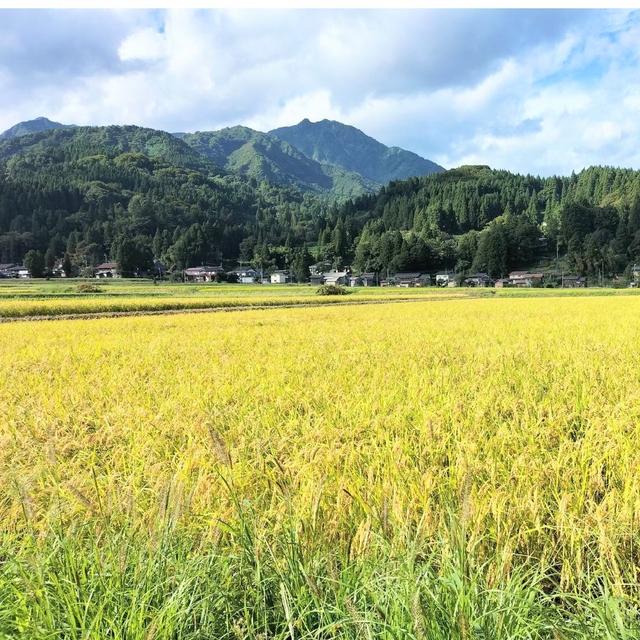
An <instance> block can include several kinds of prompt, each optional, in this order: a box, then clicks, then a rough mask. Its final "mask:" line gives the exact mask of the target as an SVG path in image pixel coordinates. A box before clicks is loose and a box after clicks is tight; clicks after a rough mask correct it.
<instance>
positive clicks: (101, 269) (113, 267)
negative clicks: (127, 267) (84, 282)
mask: <svg viewBox="0 0 640 640" xmlns="http://www.w3.org/2000/svg"><path fill="white" fill-rule="evenodd" d="M93 275H94V277H96V278H119V277H120V276H119V275H118V264H117V263H116V262H103V263H102V264H99V265H98V266H97V267H96V268H95V269H94V271H93Z"/></svg>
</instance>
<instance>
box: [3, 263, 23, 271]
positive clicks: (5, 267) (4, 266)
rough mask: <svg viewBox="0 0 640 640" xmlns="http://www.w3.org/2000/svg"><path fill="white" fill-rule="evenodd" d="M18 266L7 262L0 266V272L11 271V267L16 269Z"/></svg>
mask: <svg viewBox="0 0 640 640" xmlns="http://www.w3.org/2000/svg"><path fill="white" fill-rule="evenodd" d="M18 266H20V265H18V264H16V263H15V262H7V263H6V264H0V271H6V270H7V269H13V267H18Z"/></svg>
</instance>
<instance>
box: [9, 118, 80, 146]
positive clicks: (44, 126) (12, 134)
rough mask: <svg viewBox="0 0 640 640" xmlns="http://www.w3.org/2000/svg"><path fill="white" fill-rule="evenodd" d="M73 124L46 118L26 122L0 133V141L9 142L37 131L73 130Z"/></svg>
mask: <svg viewBox="0 0 640 640" xmlns="http://www.w3.org/2000/svg"><path fill="white" fill-rule="evenodd" d="M75 126H76V125H75V124H60V123H59V122H53V120H49V119H48V118H42V117H40V118H36V119H35V120H26V121H25V122H19V123H18V124H16V125H14V126H13V127H11V129H7V130H6V131H5V132H4V133H0V140H9V138H17V137H19V136H26V135H27V134H29V133H37V132H38V131H49V130H50V129H73V128H75Z"/></svg>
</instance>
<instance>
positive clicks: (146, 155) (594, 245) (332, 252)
mask: <svg viewBox="0 0 640 640" xmlns="http://www.w3.org/2000/svg"><path fill="white" fill-rule="evenodd" d="M29 251H35V252H39V253H41V254H42V255H43V256H44V257H45V261H46V264H47V266H49V267H50V266H52V265H53V264H54V263H55V262H57V261H58V260H61V259H62V258H63V257H66V259H67V260H68V261H70V262H71V263H72V265H73V266H74V268H75V270H76V271H78V272H80V273H82V272H83V270H87V271H88V270H89V268H90V267H92V266H95V265H96V264H98V263H100V262H104V261H107V260H114V261H118V262H120V263H122V264H123V265H126V268H123V271H124V272H125V273H126V272H129V273H131V272H133V271H135V269H137V268H144V267H145V265H148V264H149V263H150V261H151V259H152V258H153V257H156V258H158V259H160V260H161V261H163V262H164V263H165V264H166V265H167V266H168V267H169V268H170V269H172V270H174V271H176V272H179V271H180V270H182V269H184V268H185V267H188V266H194V265H199V264H219V263H220V262H221V261H224V263H225V264H228V265H231V264H232V263H233V262H234V261H238V260H243V261H245V262H252V263H253V264H256V265H259V266H261V267H263V268H269V267H279V268H291V267H292V265H294V263H296V262H298V263H305V264H306V263H308V262H309V261H310V260H311V259H314V260H315V259H318V260H320V259H323V260H328V261H331V262H332V263H333V264H334V266H335V267H342V266H345V265H350V266H351V267H352V268H353V270H354V271H356V272H359V271H372V270H375V271H379V272H382V273H385V272H387V271H388V272H390V273H392V272H397V271H411V270H416V271H418V270H420V271H437V270H440V269H444V268H447V269H456V270H457V271H458V272H461V273H462V272H468V271H486V272H488V273H489V274H491V275H492V276H501V275H503V274H506V273H507V272H508V271H509V270H510V269H513V268H517V267H524V268H528V267H532V266H535V265H536V264H538V262H539V261H540V260H542V259H544V258H547V262H548V263H550V264H554V261H555V258H556V256H558V257H560V258H561V259H562V260H563V265H565V266H566V268H568V269H570V270H572V271H574V272H575V273H576V274H582V275H589V274H599V275H604V276H611V275H614V274H621V273H623V272H624V271H625V269H627V268H628V267H629V266H630V265H631V264H633V263H634V262H636V261H640V172H637V171H632V170H629V169H614V168H611V167H592V168H589V169H586V170H584V171H581V172H580V173H579V174H572V175H571V176H569V177H551V178H539V177H533V176H522V175H516V174H512V173H509V172H507V171H494V170H491V169H489V168H488V167H484V166H472V167H460V168H458V169H454V170H451V171H446V172H441V173H434V174H431V175H429V176H425V177H418V178H410V179H408V180H401V181H393V182H390V183H389V184H388V185H387V186H385V187H383V188H381V189H380V191H379V192H378V193H376V194H368V195H363V196H360V197H357V198H354V199H348V200H347V201H346V202H342V203H337V202H336V203H332V204H328V203H327V202H326V200H323V199H320V198H318V197H316V196H315V195H312V194H309V193H306V194H302V193H300V192H299V191H297V190H295V189H294V188H292V187H290V186H286V185H278V184H274V183H270V182H267V181H264V180H263V181H259V180H256V179H255V178H250V177H247V176H243V175H240V174H239V173H235V172H231V171H228V170H224V169H222V168H220V167H219V166H218V165H217V164H215V163H214V162H213V161H212V160H211V159H210V158H208V157H206V156H205V155H203V154H201V153H199V152H198V151H197V150H196V149H194V148H192V147H191V146H189V145H188V144H186V142H184V141H183V140H180V139H178V138H176V137H174V136H171V135H170V134H168V133H164V132H160V131H154V130H151V129H143V128H140V127H133V126H132V127H115V126H114V127H78V128H73V129H57V130H50V131H44V132H40V133H34V134H30V135H26V136H22V137H19V138H12V139H9V140H5V141H2V142H0V262H2V263H8V262H22V261H23V259H24V257H25V255H26V254H27V252H29ZM303 258H304V259H303Z"/></svg>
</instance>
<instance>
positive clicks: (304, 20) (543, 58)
mask: <svg viewBox="0 0 640 640" xmlns="http://www.w3.org/2000/svg"><path fill="white" fill-rule="evenodd" d="M0 18H4V20H0V89H1V90H2V92H3V98H4V100H3V105H2V106H0V130H4V129H6V128H8V127H10V126H12V125H13V124H15V123H16V122H18V121H20V120H26V119H30V118H33V117H36V116H39V115H45V116H47V117H50V118H52V119H55V120H58V121H61V122H73V123H75V124H110V123H114V124H139V125H141V126H151V127H157V128H161V129H164V130H168V131H195V130H207V129H217V128H221V127H223V126H232V125H235V124H244V125H247V126H250V127H252V128H256V129H259V130H263V131H266V130H269V129H272V128H276V127H279V126H287V125H291V124H295V123H297V122H299V121H300V120H302V119H303V118H309V119H310V120H313V121H317V120H321V119H323V118H329V119H334V120H340V121H341V122H344V123H346V124H351V125H353V126H356V127H358V128H360V129H362V130H363V131H364V132H365V133H367V134H368V135H371V136H373V137H375V138H377V139H379V140H380V141H381V142H384V143H385V144H387V145H390V146H391V145H396V146H401V147H403V148H406V149H410V150H412V151H415V152H416V153H419V154H420V155H423V156H424V157H427V158H429V159H431V160H434V161H436V162H439V163H440V164H442V165H443V166H446V167H452V166H456V165H459V164H461V163H469V162H473V163H482V164H489V165H491V166H494V167H497V168H505V169H510V170H514V171H519V172H531V173H540V174H543V175H549V174H551V173H568V172H570V171H571V170H572V169H575V170H579V169H580V168H582V167H583V166H588V165H589V164H614V165H619V166H632V167H635V168H639V169H640V154H639V153H638V152H637V151H636V144H635V140H637V135H638V129H639V127H638V126H637V125H636V124H635V122H636V119H637V115H636V114H637V111H638V107H639V106H640V25H639V24H638V23H639V22H640V21H639V20H638V17H637V15H636V14H634V13H631V12H626V11H625V12H589V11H587V12H584V11H553V12H540V11H522V10H521V11H487V10H485V11H469V10H453V11H445V10H442V11H440V10H418V11H409V10H402V11H393V10H384V11H371V10H344V11H339V10H338V11H319V10H263V11H258V10H221V11H210V10H181V9H171V10H168V11H155V12H143V11H135V12H134V11H115V12H104V11H103V12H97V11H81V12H68V11H55V10H54V11H49V12H38V11H35V12H28V13H25V12H20V11H16V12H11V11H2V12H1V13H0Z"/></svg>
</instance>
